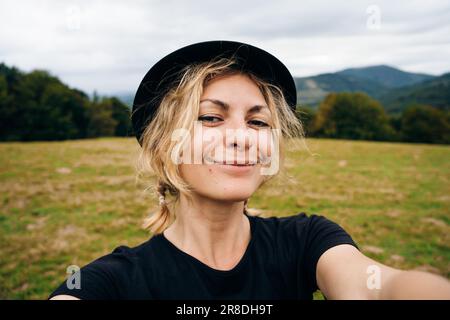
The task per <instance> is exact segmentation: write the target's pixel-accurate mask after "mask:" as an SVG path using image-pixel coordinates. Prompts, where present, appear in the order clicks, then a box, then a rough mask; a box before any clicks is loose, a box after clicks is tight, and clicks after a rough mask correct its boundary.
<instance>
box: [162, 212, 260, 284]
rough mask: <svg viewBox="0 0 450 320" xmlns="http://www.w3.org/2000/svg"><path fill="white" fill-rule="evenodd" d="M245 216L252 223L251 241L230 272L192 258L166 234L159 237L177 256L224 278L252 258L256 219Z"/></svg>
mask: <svg viewBox="0 0 450 320" xmlns="http://www.w3.org/2000/svg"><path fill="white" fill-rule="evenodd" d="M244 214H245V215H246V216H247V218H248V219H249V222H250V241H249V243H248V244H247V248H246V249H245V252H244V254H243V255H242V257H241V259H240V260H239V262H238V263H237V264H236V265H235V266H234V267H233V268H232V269H230V270H219V269H215V268H212V267H210V266H208V265H207V264H205V263H203V262H202V261H200V260H199V259H197V258H195V257H194V256H191V255H190V254H188V253H186V252H184V251H183V250H181V249H180V248H178V247H177V246H176V245H174V244H173V243H172V242H171V241H169V239H167V238H166V237H165V236H164V233H160V234H159V235H160V237H161V239H162V240H163V242H165V243H166V244H167V245H168V246H169V247H170V248H171V249H172V250H173V251H175V252H176V253H177V254H179V255H181V256H183V257H185V258H187V259H188V260H189V261H191V262H193V263H194V264H195V265H197V266H198V267H200V268H201V269H203V270H205V271H206V272H209V273H213V274H217V275H223V276H227V275H232V274H235V273H236V272H238V271H239V270H241V269H242V267H243V265H244V264H245V262H246V261H247V260H248V257H249V256H250V251H251V249H252V248H253V246H254V245H253V243H254V242H255V234H256V233H255V231H256V221H255V217H252V216H250V215H248V214H247V213H245V212H244Z"/></svg>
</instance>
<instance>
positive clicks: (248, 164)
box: [204, 157, 256, 167]
mask: <svg viewBox="0 0 450 320" xmlns="http://www.w3.org/2000/svg"><path fill="white" fill-rule="evenodd" d="M204 159H205V160H206V161H207V164H220V165H228V166H236V167H251V166H254V165H255V164H256V162H250V161H245V160H244V159H237V160H234V162H231V161H228V162H226V161H216V160H214V159H211V158H209V157H205V158H204Z"/></svg>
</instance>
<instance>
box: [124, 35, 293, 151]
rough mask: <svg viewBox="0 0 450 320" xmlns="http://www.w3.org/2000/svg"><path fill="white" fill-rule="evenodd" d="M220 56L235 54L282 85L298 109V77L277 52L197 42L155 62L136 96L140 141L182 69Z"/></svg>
mask: <svg viewBox="0 0 450 320" xmlns="http://www.w3.org/2000/svg"><path fill="white" fill-rule="evenodd" d="M218 56H221V57H228V58H230V57H235V58H236V59H237V60H238V63H239V66H240V68H241V69H243V70H248V71H250V72H252V73H253V74H255V75H256V76H258V77H260V78H261V79H263V80H265V81H267V82H269V83H271V84H273V85H276V86H278V87H279V88H280V89H281V90H282V92H283V94H284V96H285V99H286V102H287V103H288V105H289V106H290V107H291V108H292V109H293V110H295V107H296V104H297V90H296V87H295V81H294V79H293V77H292V75H291V73H290V72H289V70H288V69H287V68H286V66H285V65H284V64H283V63H282V62H281V61H280V60H278V59H277V58H276V57H275V56H273V55H271V54H270V53H268V52H266V51H264V50H262V49H260V48H257V47H255V46H252V45H249V44H246V43H242V42H236V41H226V40H215V41H205V42H199V43H194V44H191V45H188V46H185V47H183V48H180V49H178V50H176V51H174V52H172V53H170V54H168V55H166V56H165V57H164V58H162V59H161V60H159V61H158V62H157V63H156V64H154V65H153V67H151V69H150V70H149V71H148V72H147V74H146V75H145V76H144V78H143V79H142V81H141V83H140V85H139V87H138V90H137V92H136V95H135V98H134V102H133V110H132V116H131V120H132V124H133V130H134V133H135V135H136V138H137V139H138V141H139V143H140V144H142V141H141V136H142V133H143V132H144V130H145V128H146V126H147V125H148V124H149V123H150V122H151V120H152V119H153V117H154V115H155V113H156V110H157V108H158V106H159V104H160V102H161V99H162V97H163V95H164V93H165V92H166V91H167V90H168V89H169V88H170V87H171V84H173V81H174V80H176V78H177V77H178V75H179V72H180V71H181V70H182V69H183V68H184V67H186V66H187V65H190V64H194V63H200V62H205V61H210V60H212V59H214V58H216V57H218Z"/></svg>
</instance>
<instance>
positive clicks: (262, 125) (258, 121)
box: [249, 120, 269, 128]
mask: <svg viewBox="0 0 450 320" xmlns="http://www.w3.org/2000/svg"><path fill="white" fill-rule="evenodd" d="M249 123H251V124H253V125H255V126H257V127H262V128H264V127H269V125H268V124H267V123H265V122H264V121H260V120H250V121H249Z"/></svg>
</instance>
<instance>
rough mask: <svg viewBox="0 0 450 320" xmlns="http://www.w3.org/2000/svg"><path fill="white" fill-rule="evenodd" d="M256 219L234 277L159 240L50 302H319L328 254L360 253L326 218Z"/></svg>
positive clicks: (122, 253)
mask: <svg viewBox="0 0 450 320" xmlns="http://www.w3.org/2000/svg"><path fill="white" fill-rule="evenodd" d="M248 218H249V220H250V228H251V239H250V242H249V244H248V246H247V249H246V251H245V253H244V255H243V257H242V258H241V260H240V261H239V262H238V264H237V265H236V266H235V267H234V268H233V269H231V270H226V271H223V270H216V269H213V268H211V267H209V266H207V265H206V264H204V263H202V262H201V261H200V260H198V259H196V258H194V257H193V256H191V255H189V254H187V253H185V252H183V251H182V250H180V249H179V248H177V247H176V246H175V245H174V244H172V243H171V242H170V241H169V240H168V239H166V238H165V237H164V235H163V234H158V235H155V236H153V237H151V238H150V239H149V240H148V241H146V242H144V243H142V244H140V245H138V246H136V247H133V248H129V247H126V246H120V247H117V248H116V249H115V250H114V251H113V252H112V253H110V254H107V255H105V256H103V257H101V258H99V259H97V260H95V261H93V262H91V263H89V264H87V265H86V266H84V267H82V268H81V269H80V275H81V288H80V289H76V288H74V289H69V288H68V287H67V285H66V281H64V282H63V283H62V284H61V285H60V286H59V287H58V288H57V289H56V290H55V291H54V292H53V293H52V294H51V295H50V297H49V298H51V297H53V296H55V295H60V294H67V295H71V296H74V297H77V298H80V299H261V300H262V299H312V294H313V292H314V291H316V290H317V283H316V265H317V261H318V260H319V258H320V256H321V255H322V253H324V252H325V251H326V250H327V249H329V248H331V247H333V246H336V245H339V244H351V245H353V246H355V247H357V246H356V244H355V243H354V242H353V240H352V238H351V237H350V236H349V235H348V234H347V232H345V230H344V229H342V228H341V227H340V226H339V225H338V224H336V223H334V222H332V221H330V220H328V219H326V218H325V217H323V216H317V215H311V216H307V215H306V214H305V213H303V212H302V213H299V214H296V215H294V216H290V217H281V218H280V217H270V218H262V217H255V216H248Z"/></svg>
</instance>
